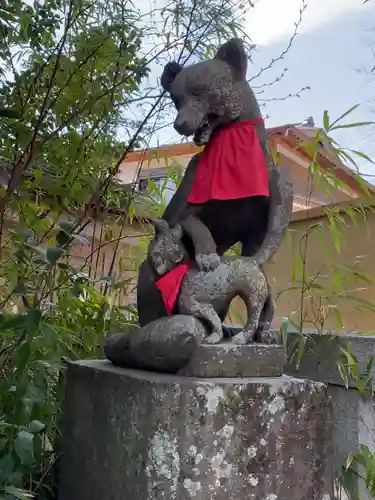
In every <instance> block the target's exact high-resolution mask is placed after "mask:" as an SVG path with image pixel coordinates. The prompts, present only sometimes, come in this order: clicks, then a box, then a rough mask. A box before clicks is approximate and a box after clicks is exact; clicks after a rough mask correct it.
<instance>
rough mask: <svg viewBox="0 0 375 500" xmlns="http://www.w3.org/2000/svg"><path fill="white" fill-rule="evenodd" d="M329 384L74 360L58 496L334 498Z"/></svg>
mask: <svg viewBox="0 0 375 500" xmlns="http://www.w3.org/2000/svg"><path fill="white" fill-rule="evenodd" d="M331 433H332V430H331V415H330V402H329V399H328V397H327V393H326V389H325V386H324V385H322V384H320V383H312V382H309V381H306V380H299V379H295V378H291V377H286V376H282V377H278V378H263V379H262V378H238V379H233V378H226V379H210V380H207V379H197V378H188V377H177V376H171V375H161V374H155V373H146V372H139V371H131V370H123V369H120V368H116V367H114V366H113V365H111V364H110V363H109V362H107V361H104V362H103V361H91V362H78V363H74V364H71V365H70V366H69V368H68V374H67V390H66V404H65V436H64V440H65V444H64V448H63V455H62V461H61V475H60V492H59V500H104V499H105V500H173V499H174V500H190V499H193V498H194V499H195V500H245V499H246V500H332V499H333V491H332V474H331V473H332V471H331V462H332V445H331Z"/></svg>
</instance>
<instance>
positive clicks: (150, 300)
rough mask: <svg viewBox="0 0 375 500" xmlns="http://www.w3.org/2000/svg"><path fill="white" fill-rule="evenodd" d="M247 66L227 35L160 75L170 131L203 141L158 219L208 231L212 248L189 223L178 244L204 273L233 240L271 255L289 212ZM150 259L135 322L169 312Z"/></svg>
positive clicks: (284, 182) (283, 173) (289, 194)
mask: <svg viewBox="0 0 375 500" xmlns="http://www.w3.org/2000/svg"><path fill="white" fill-rule="evenodd" d="M246 71H247V56H246V53H245V50H244V47H243V44H242V43H241V41H240V40H238V39H232V40H230V41H229V42H227V43H225V44H224V45H223V46H222V47H221V48H220V49H219V51H218V53H217V55H216V56H215V58H214V59H211V60H208V61H204V62H199V63H197V64H193V65H191V66H188V67H186V68H183V67H181V66H180V65H179V64H178V63H173V62H172V63H168V64H167V65H166V67H165V69H164V72H163V74H162V77H161V84H162V86H163V88H164V89H165V90H166V91H168V92H169V94H170V96H171V99H172V100H173V102H174V105H175V107H176V110H177V117H176V119H175V123H174V127H175V129H176V131H177V132H179V133H180V134H181V135H185V136H193V137H194V142H195V144H197V145H199V146H202V145H205V146H206V147H205V149H204V150H203V152H202V153H199V154H197V155H195V156H194V157H193V158H192V159H191V161H190V163H189V165H188V167H187V169H186V172H185V175H184V177H183V180H182V182H181V184H180V186H179V188H178V190H177V191H176V193H175V195H174V196H173V198H172V200H171V201H170V203H169V205H168V207H167V208H166V211H165V213H164V214H163V219H164V220H165V221H166V222H167V223H168V224H169V225H170V226H172V227H173V226H175V225H177V224H178V223H181V222H182V221H189V220H190V221H192V220H195V221H196V222H197V224H198V225H199V223H202V224H204V225H205V226H206V227H207V228H208V230H209V232H210V233H211V235H212V237H213V240H214V243H215V244H214V248H213V247H212V243H211V242H208V241H207V240H206V239H204V238H202V239H200V238H197V237H194V235H193V233H192V231H191V228H192V227H193V226H194V224H191V223H190V224H184V225H183V230H184V239H183V242H184V245H185V247H186V248H187V250H188V252H189V254H190V256H191V258H192V259H195V260H196V263H197V265H198V267H199V268H200V269H202V270H206V271H207V270H210V269H214V268H215V266H217V265H218V261H217V258H216V259H215V254H216V252H217V254H218V255H223V254H224V252H226V251H227V250H228V249H229V248H230V247H231V246H233V245H234V244H235V243H238V242H240V243H241V244H242V256H247V257H252V258H253V259H254V260H255V261H256V262H267V261H268V260H270V258H271V257H272V256H273V255H274V253H275V252H276V250H277V248H278V246H279V245H280V243H281V241H282V238H283V236H284V232H285V230H286V227H287V225H288V223H289V220H290V215H291V212H292V204H293V188H292V182H291V178H290V173H289V171H288V170H287V169H285V168H283V169H279V168H278V167H277V166H276V165H275V163H274V161H273V157H272V154H271V152H270V149H269V147H268V142H267V132H266V129H265V126H264V123H263V119H262V115H261V112H260V108H259V105H258V103H257V100H256V98H255V95H254V93H253V91H252V89H251V87H250V85H249V84H248V82H247V80H246ZM194 227H195V229H196V226H194ZM193 232H194V231H193ZM198 232H199V231H198ZM217 254H216V255H217ZM149 257H150V255H149ZM149 257H148V259H146V261H145V262H144V263H143V265H142V266H141V269H140V274H139V280H138V292H137V302H138V313H139V321H140V325H141V326H143V325H146V324H148V323H149V322H151V321H153V320H156V319H157V318H160V317H162V316H165V315H166V314H171V313H172V312H173V310H171V311H169V312H168V311H167V309H168V308H167V307H166V300H165V294H164V295H163V291H162V290H161V291H160V288H159V289H158V287H157V286H155V280H156V278H157V277H156V276H155V273H154V272H153V269H152V266H150V258H149ZM161 292H162V293H161ZM174 294H175V295H176V292H174ZM163 297H164V300H163ZM272 305H273V302H272V299H271V296H270V295H268V298H267V301H266V304H265V307H264V310H263V313H262V316H261V319H260V326H259V328H260V329H262V328H264V326H265V325H266V324H269V323H270V321H271V320H272V316H273V307H272Z"/></svg>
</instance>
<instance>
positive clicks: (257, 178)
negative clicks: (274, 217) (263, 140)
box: [188, 118, 270, 204]
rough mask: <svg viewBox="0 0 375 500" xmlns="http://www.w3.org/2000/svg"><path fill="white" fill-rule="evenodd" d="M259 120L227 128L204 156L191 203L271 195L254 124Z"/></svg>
mask: <svg viewBox="0 0 375 500" xmlns="http://www.w3.org/2000/svg"><path fill="white" fill-rule="evenodd" d="M259 123H263V120H262V119H261V118H260V119H258V120H251V121H246V122H235V123H231V124H229V125H226V126H225V127H224V128H223V129H222V130H220V131H219V132H218V133H216V134H215V135H214V136H213V137H212V138H211V140H210V142H209V143H208V145H207V146H206V147H205V149H204V150H203V152H202V153H201V156H200V159H199V163H198V165H197V170H196V174H195V177H194V181H193V185H192V188H191V193H190V196H189V198H188V202H189V203H194V204H198V203H205V202H206V201H209V200H235V199H238V198H248V197H250V196H269V194H270V193H269V185H268V169H267V164H266V160H265V158H264V154H263V151H262V148H261V147H260V144H259V140H258V136H257V134H256V132H255V128H254V125H256V124H259Z"/></svg>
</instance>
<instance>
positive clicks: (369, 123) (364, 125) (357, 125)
mask: <svg viewBox="0 0 375 500" xmlns="http://www.w3.org/2000/svg"><path fill="white" fill-rule="evenodd" d="M374 124H375V122H357V123H348V124H347V125H336V126H335V127H331V128H330V130H339V129H344V128H354V127H368V126H369V125H374Z"/></svg>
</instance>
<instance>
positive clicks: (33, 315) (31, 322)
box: [25, 309, 42, 337]
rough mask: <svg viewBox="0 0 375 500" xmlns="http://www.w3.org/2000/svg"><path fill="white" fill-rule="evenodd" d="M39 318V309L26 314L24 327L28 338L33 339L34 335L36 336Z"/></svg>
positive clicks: (40, 316) (40, 315)
mask: <svg viewBox="0 0 375 500" xmlns="http://www.w3.org/2000/svg"><path fill="white" fill-rule="evenodd" d="M41 318H42V313H41V312H40V311H39V309H31V310H30V311H29V312H28V313H27V316H26V321H25V326H26V330H27V333H28V334H29V336H30V337H34V335H35V334H36V332H37V330H38V327H39V324H40V320H41Z"/></svg>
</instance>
